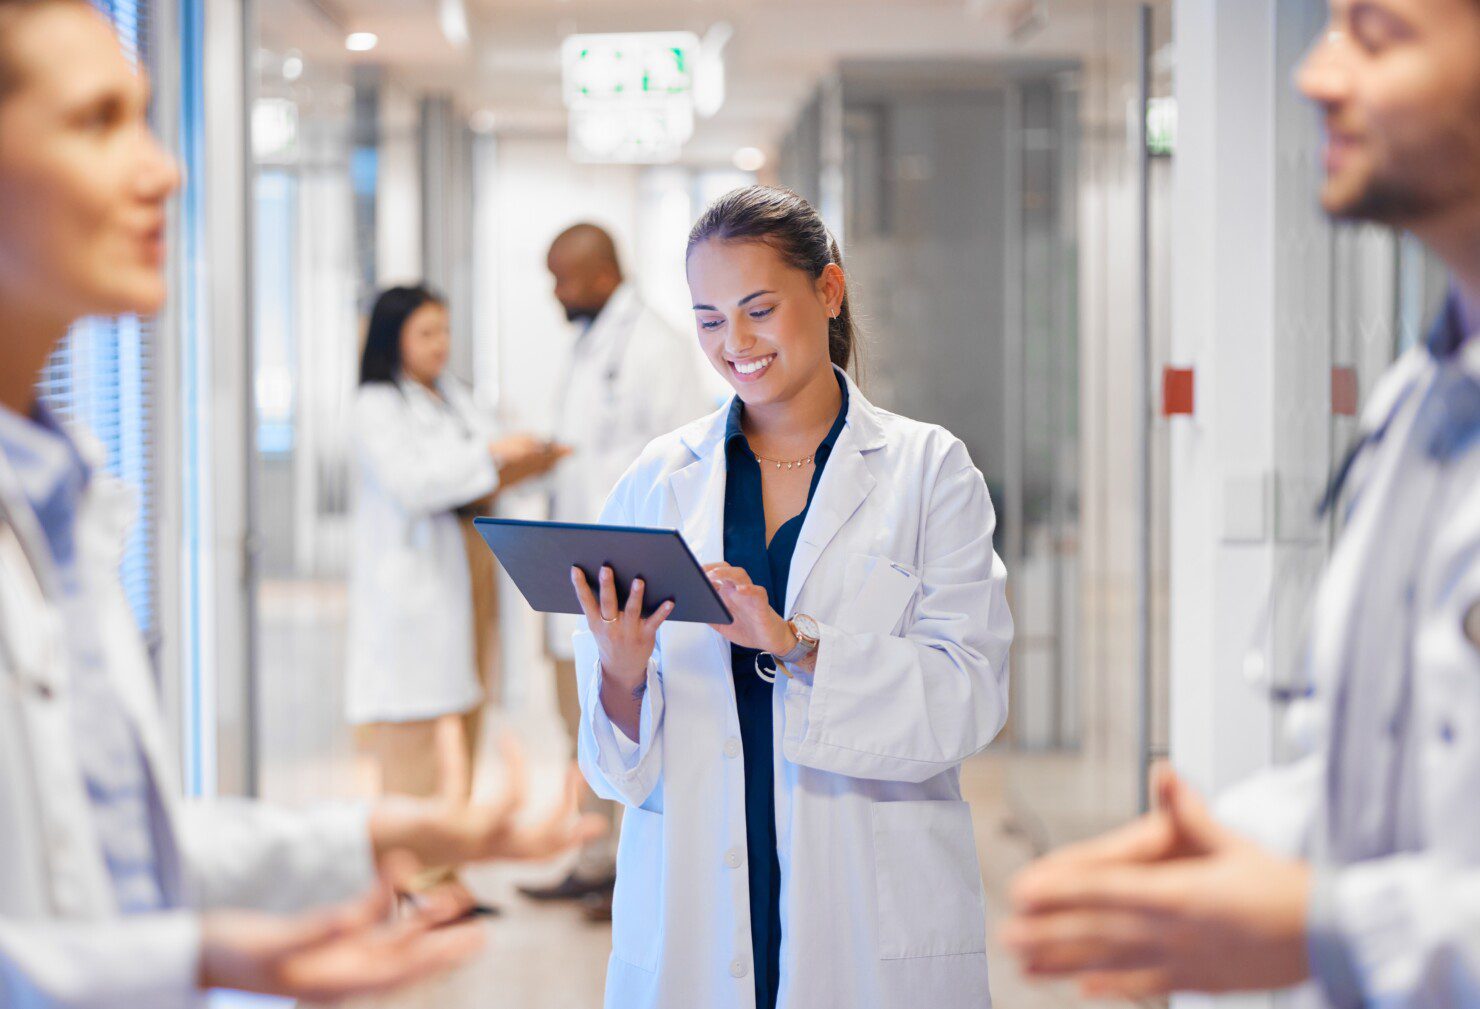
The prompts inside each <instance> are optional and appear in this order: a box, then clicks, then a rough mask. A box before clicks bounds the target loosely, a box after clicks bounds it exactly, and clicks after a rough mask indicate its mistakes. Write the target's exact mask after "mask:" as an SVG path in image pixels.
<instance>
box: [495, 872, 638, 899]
mask: <svg viewBox="0 0 1480 1009" xmlns="http://www.w3.org/2000/svg"><path fill="white" fill-rule="evenodd" d="M616 885H617V877H616V876H615V875H614V874H611V873H603V874H602V875H600V876H590V877H585V876H581V875H579V874H577V873H574V872H572V873H571V874H570V875H569V876H566V877H565V878H564V879H563V880H561V881H560V882H559V883H556V884H555V885H554V886H521V887H519V892H520V893H522V894H524V896H526V897H528V898H529V899H530V900H539V901H553V900H584V899H585V898H586V897H589V896H591V895H593V894H598V895H599V894H602V893H606V894H610V893H611V891H612V887H614V886H616Z"/></svg>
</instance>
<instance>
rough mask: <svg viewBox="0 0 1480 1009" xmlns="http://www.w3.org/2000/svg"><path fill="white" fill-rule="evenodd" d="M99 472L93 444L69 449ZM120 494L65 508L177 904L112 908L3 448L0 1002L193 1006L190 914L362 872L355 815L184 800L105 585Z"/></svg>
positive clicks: (52, 607) (119, 542) (52, 621)
mask: <svg viewBox="0 0 1480 1009" xmlns="http://www.w3.org/2000/svg"><path fill="white" fill-rule="evenodd" d="M82 448H83V451H84V453H85V454H86V455H87V456H88V457H89V461H90V462H91V463H92V464H93V465H94V467H96V465H97V462H98V459H99V458H100V454H99V453H98V452H97V451H96V449H95V447H90V446H89V445H87V444H86V443H84V444H83V446H82ZM132 510H133V509H132V504H131V501H130V495H129V493H128V491H127V490H126V489H124V488H123V487H122V486H121V485H118V484H116V483H114V482H113V481H111V480H109V479H107V478H106V477H103V476H101V475H95V476H94V478H93V482H92V485H91V487H90V489H89V490H88V492H87V495H86V497H85V499H84V501H83V505H82V510H81V513H80V515H79V519H78V535H77V543H78V561H77V563H78V565H79V571H80V572H81V577H82V578H83V579H85V580H87V581H88V582H89V583H90V584H92V585H94V586H96V587H97V588H96V591H95V597H96V598H98V599H100V600H101V605H100V609H99V612H98V614H97V619H98V621H99V624H100V627H101V635H102V652H103V654H104V655H106V656H107V660H108V674H109V676H110V678H111V680H112V684H113V687H114V689H115V691H116V692H117V695H118V700H119V703H120V705H121V706H122V707H123V709H124V710H125V711H126V712H127V714H128V716H129V719H130V721H131V722H132V724H133V727H134V729H135V731H136V733H137V735H138V739H139V741H140V744H141V747H142V750H143V753H144V756H145V759H146V761H147V764H148V767H149V772H150V774H151V775H152V777H153V779H154V780H155V781H156V782H157V783H158V788H159V791H160V794H161V798H162V800H163V806H164V808H163V810H162V811H161V813H162V815H163V818H164V822H163V823H159V824H156V825H155V826H156V830H157V831H158V832H159V833H160V835H161V836H162V837H163V839H164V840H163V846H162V848H161V850H160V852H159V857H160V869H161V874H162V877H163V878H162V882H163V884H164V891H165V894H166V896H167V898H169V899H170V900H171V902H172V903H174V904H177V905H179V906H181V908H182V909H181V910H178V911H170V912H166V913H161V914H151V915H140V916H133V917H129V918H127V919H124V918H120V916H119V911H118V907H117V904H116V901H115V899H114V893H113V885H112V881H111V879H110V877H109V875H108V870H107V867H106V864H105V863H104V860H103V852H102V848H101V846H100V844H99V841H98V837H97V831H96V826H97V825H96V823H95V822H94V818H93V814H92V810H91V808H90V806H89V803H88V798H87V793H86V785H85V784H84V782H83V778H82V773H81V770H80V769H79V767H78V761H77V755H76V739H75V737H74V735H73V733H74V727H73V723H72V715H71V711H70V708H69V704H70V687H71V679H72V677H71V672H70V669H69V666H68V662H69V651H68V649H67V645H66V642H65V640H64V639H63V637H62V635H63V633H64V628H63V624H62V605H61V602H60V596H59V592H60V590H59V588H58V587H57V576H56V574H55V572H54V571H53V570H52V566H51V561H50V553H49V548H48V546H47V543H46V539H45V536H44V534H43V533H42V531H41V528H40V526H39V524H38V523H37V522H36V519H35V516H34V515H33V514H32V513H31V511H30V509H29V507H28V505H27V504H26V502H25V500H24V499H23V498H22V496H21V495H20V492H19V490H18V488H17V485H16V480H15V476H14V474H13V473H12V472H11V470H10V467H9V465H8V464H7V462H6V460H5V458H4V456H3V454H0V1006H5V1007H7V1009H8V1007H11V1006H25V1007H27V1009H33V1007H34V1009H42V1007H46V1009H183V1007H187V1006H194V1005H196V1004H197V1001H198V993H197V991H196V980H197V972H198V968H199V945H200V925H199V912H198V909H200V908H209V907H219V906H232V907H251V908H261V909H271V910H280V911H285V910H295V909H299V908H303V907H307V906H310V905H313V904H316V903H321V902H324V901H330V900H340V899H344V898H347V897H349V896H352V895H353V894H355V893H357V892H360V891H361V890H363V889H364V888H366V887H368V886H369V885H370V884H371V882H372V881H373V879H374V867H373V864H372V858H371V852H370V841H369V828H368V824H367V821H366V814H365V812H364V811H363V810H359V809H342V810H327V811H324V812H321V813H318V814H311V815H295V814H288V813H285V812H281V811H275V810H271V809H268V808H266V807H262V806H257V805H254V804H248V803H234V802H211V803H185V804H181V803H179V802H178V801H177V799H176V798H175V797H176V795H177V793H178V787H177V785H176V774H175V765H174V762H173V761H172V760H171V759H170V757H169V756H168V754H167V747H166V743H165V731H164V726H163V724H162V723H161V721H160V716H159V709H158V703H157V699H156V696H155V689H154V680H153V674H152V671H151V670H150V667H149V663H148V660H147V658H146V656H145V652H144V648H143V643H142V641H141V640H140V638H139V635H138V633H137V631H136V628H135V626H134V623H133V615H132V612H131V611H130V609H129V607H128V603H127V601H126V600H125V598H124V595H123V590H122V587H121V586H120V584H119V581H118V572H117V569H118V562H119V559H120V558H121V557H122V554H123V544H124V540H125V534H126V532H127V528H128V525H129V523H130V521H131V515H132Z"/></svg>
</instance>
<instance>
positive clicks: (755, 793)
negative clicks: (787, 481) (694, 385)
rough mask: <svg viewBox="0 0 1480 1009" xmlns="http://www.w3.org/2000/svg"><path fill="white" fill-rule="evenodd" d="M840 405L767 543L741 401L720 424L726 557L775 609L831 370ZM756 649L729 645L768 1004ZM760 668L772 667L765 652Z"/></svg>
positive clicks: (820, 453) (766, 693)
mask: <svg viewBox="0 0 1480 1009" xmlns="http://www.w3.org/2000/svg"><path fill="white" fill-rule="evenodd" d="M838 385H839V386H841V387H842V390H843V406H842V408H841V409H840V410H839V411H838V418H837V420H835V421H834V422H833V426H832V430H830V431H828V433H827V437H826V438H824V439H822V444H821V445H819V446H817V453H816V455H815V457H814V460H813V461H814V464H815V469H814V470H813V472H812V485H811V487H810V488H809V489H808V490H807V503H806V505H805V506H804V507H803V508H802V510H801V513H800V514H798V515H796V516H795V517H794V518H791V519H789V520H787V522H786V523H785V524H784V525H782V526H781V528H779V529H777V530H776V535H775V536H773V537H772V538H771V542H770V543H769V544H767V543H766V510H765V505H764V502H763V499H762V495H761V464H760V463H759V462H757V461H756V458H755V455H754V454H753V453H752V452H751V451H750V444H749V442H747V441H746V440H745V433H744V431H743V430H742V429H741V427H740V420H741V417H742V416H743V415H744V404H743V403H741V401H740V398H739V397H738V396H737V397H735V400H734V402H733V403H731V405H730V419H729V424H728V425H727V426H726V428H725V464H726V466H727V468H728V473H727V478H726V481H725V562H726V563H727V564H733V565H735V566H736V567H739V568H744V569H745V572H746V574H748V575H750V580H751V581H752V582H754V583H755V584H757V585H762V586H764V587H765V589H766V593H767V595H769V596H770V599H771V607H772V608H773V609H775V611H776V612H777V613H780V614H781V615H782V616H786V615H787V614H786V613H784V612H783V609H782V608H783V607H784V606H785V605H786V583H787V579H788V578H789V576H790V574H791V555H792V553H793V552H794V551H795V550H796V545H797V536H798V535H799V534H800V533H801V531H802V523H803V522H804V521H805V520H806V518H807V511H808V509H810V508H811V507H812V497H813V495H815V494H816V493H817V484H818V482H819V481H820V480H821V479H822V468H823V467H824V466H826V465H827V459H828V456H830V455H831V454H832V449H833V446H834V445H835V444H836V443H837V440H838V435H840V434H841V433H842V431H843V423H844V421H846V419H847V417H848V384H847V383H846V382H845V381H843V378H842V376H839V377H838ZM756 655H757V653H756V651H755V650H754V649H752V648H741V647H740V646H739V645H731V646H730V669H731V672H732V673H733V675H734V680H735V704H736V707H737V708H738V709H739V713H740V742H741V744H742V745H743V746H744V756H743V758H742V759H743V761H744V765H745V847H746V853H745V854H746V865H747V866H748V867H749V871H750V946H751V956H752V958H753V959H752V964H753V966H754V977H755V1004H756V1009H774V1006H775V1005H776V996H777V993H778V991H779V989H780V987H781V865H780V862H779V861H778V859H777V857H776V779H775V777H774V768H773V766H772V761H771V753H772V745H773V744H772V719H771V689H772V684H770V683H767V682H766V681H765V680H763V679H761V678H760V677H759V676H757V675H756V672H755V662H756ZM761 662H762V667H763V668H764V667H766V666H767V665H772V666H774V663H772V662H771V659H770V657H769V656H767V657H765V658H763V659H762V660H761Z"/></svg>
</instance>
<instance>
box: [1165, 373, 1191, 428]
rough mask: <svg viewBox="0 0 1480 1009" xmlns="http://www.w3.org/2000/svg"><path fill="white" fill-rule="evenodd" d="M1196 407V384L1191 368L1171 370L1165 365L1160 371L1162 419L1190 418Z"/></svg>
mask: <svg viewBox="0 0 1480 1009" xmlns="http://www.w3.org/2000/svg"><path fill="white" fill-rule="evenodd" d="M1195 405H1196V382H1195V381H1194V375H1193V370H1192V369H1191V368H1173V367H1172V366H1171V365H1167V366H1166V367H1165V368H1163V369H1162V370H1161V415H1162V416H1163V417H1177V416H1187V417H1190V416H1192V413H1193V408H1194V407H1195Z"/></svg>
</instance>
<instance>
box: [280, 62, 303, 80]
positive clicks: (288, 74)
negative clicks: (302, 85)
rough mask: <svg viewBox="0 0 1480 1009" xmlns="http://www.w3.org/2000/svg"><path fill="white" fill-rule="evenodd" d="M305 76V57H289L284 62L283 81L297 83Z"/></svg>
mask: <svg viewBox="0 0 1480 1009" xmlns="http://www.w3.org/2000/svg"><path fill="white" fill-rule="evenodd" d="M302 76H303V57H302V56H289V57H288V58H287V59H285V60H283V80H285V81H296V80H297V79H298V78H300V77H302Z"/></svg>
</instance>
